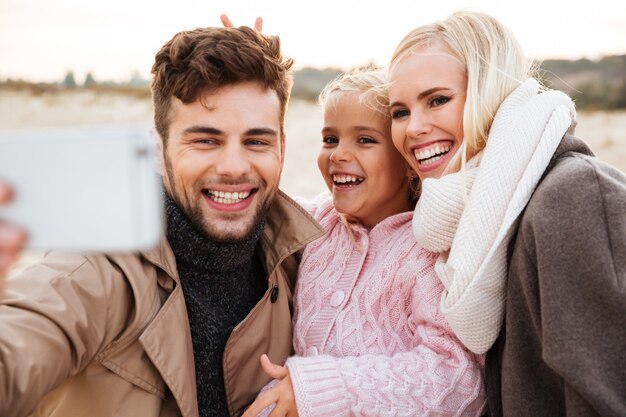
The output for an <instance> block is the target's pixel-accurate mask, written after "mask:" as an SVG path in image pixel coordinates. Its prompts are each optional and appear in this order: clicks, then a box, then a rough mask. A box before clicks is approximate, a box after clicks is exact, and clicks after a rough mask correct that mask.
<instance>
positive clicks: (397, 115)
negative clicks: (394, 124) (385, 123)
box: [391, 109, 409, 119]
mask: <svg viewBox="0 0 626 417" xmlns="http://www.w3.org/2000/svg"><path fill="white" fill-rule="evenodd" d="M408 115H409V111H408V110H404V109H402V110H393V111H392V112H391V118H392V119H399V118H401V117H405V116H408Z"/></svg>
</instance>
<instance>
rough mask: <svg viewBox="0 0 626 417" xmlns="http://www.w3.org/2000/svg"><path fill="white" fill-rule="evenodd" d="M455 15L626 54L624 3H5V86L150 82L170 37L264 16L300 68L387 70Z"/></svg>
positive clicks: (581, 52)
mask: <svg viewBox="0 0 626 417" xmlns="http://www.w3.org/2000/svg"><path fill="white" fill-rule="evenodd" d="M381 6H384V7H381ZM458 9H470V10H477V11H483V12H487V13H490V14H492V15H494V16H495V17H496V18H498V19H499V20H501V21H502V22H503V23H505V24H506V25H507V26H509V27H510V28H511V29H512V30H513V32H514V33H515V34H516V35H517V37H518V40H519V41H520V43H521V45H522V47H523V48H524V49H525V51H526V52H527V54H528V55H529V56H530V57H532V58H540V59H541V58H580V57H588V58H597V57H600V56H602V55H607V54H626V1H623V0H593V1H589V0H587V1H581V0H569V1H561V0H558V1H551V0H527V1H519V0H518V1H511V0H438V1H419V0H412V1H404V0H402V1H395V0H386V1H380V0H378V1H367V0H313V1H311V0H291V1H288V0H265V1H264V0H256V1H253V0H250V1H237V0H223V1H219V2H218V1H213V0H204V1H199V0H177V1H175V2H173V1H168V2H160V1H156V0H0V79H5V78H7V77H10V78H23V79H27V80H32V81H55V80H60V79H61V78H63V76H64V74H65V72H66V71H67V70H68V69H72V70H73V71H74V72H75V74H76V76H77V79H78V80H79V81H80V80H82V79H83V78H84V76H85V74H86V73H87V72H89V71H91V72H92V73H93V74H94V76H95V78H96V79H97V80H104V79H112V80H126V79H128V78H129V77H130V75H131V74H132V73H133V72H139V73H140V74H142V75H143V76H145V77H147V76H148V74H149V70H150V66H151V64H152V61H153V58H154V54H155V53H156V51H157V50H158V49H159V48H160V46H161V45H162V44H163V43H165V42H166V41H167V40H169V39H170V38H171V37H172V35H174V34H175V33H176V32H178V31H180V30H187V29H192V28H195V27H199V26H220V21H219V15H220V13H227V14H228V15H229V16H230V17H231V18H232V20H233V21H234V22H235V24H236V25H242V24H247V25H251V24H252V23H253V21H254V17H255V16H257V15H262V16H263V17H264V19H265V25H264V32H265V33H268V34H275V35H280V36H281V38H282V40H283V48H284V51H285V53H286V54H287V55H289V56H291V57H292V58H294V59H295V60H296V68H301V67H304V66H316V67H326V66H339V67H343V68H349V67H352V66H355V65H360V64H365V63H368V62H371V61H373V62H376V63H379V64H386V63H387V61H388V59H389V57H390V55H391V53H392V51H393V49H394V48H395V46H396V45H397V43H398V42H399V41H400V39H402V37H403V36H404V35H405V34H406V33H407V32H408V31H410V30H411V29H412V28H414V27H416V26H418V25H421V24H425V23H430V22H432V21H433V20H437V19H442V18H444V17H445V16H446V15H448V14H449V13H451V12H453V11H455V10H458Z"/></svg>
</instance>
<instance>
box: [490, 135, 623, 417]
mask: <svg viewBox="0 0 626 417" xmlns="http://www.w3.org/2000/svg"><path fill="white" fill-rule="evenodd" d="M509 254H510V262H509V276H508V283H507V301H506V316H505V325H504V328H503V330H502V332H501V334H500V337H499V339H498V341H497V342H496V343H495V345H494V346H493V347H492V349H491V350H490V351H489V352H488V354H487V360H486V369H485V374H486V385H487V393H488V397H489V413H490V415H491V416H506V417H517V416H520V417H521V416H524V417H526V416H533V417H542V416H545V417H559V416H567V417H594V416H615V417H617V416H622V417H624V416H626V176H625V175H624V174H623V173H622V172H620V171H618V170H617V169H615V168H613V167H611V166H609V165H607V164H604V163H602V162H601V161H599V160H597V159H596V158H594V157H593V154H592V153H591V151H590V150H589V148H587V146H586V145H585V144H584V143H583V142H582V141H580V140H579V139H577V138H575V137H573V136H570V135H566V136H565V137H564V138H563V140H562V142H561V144H560V146H559V148H558V149H557V151H556V153H555V156H554V157H553V159H552V161H551V163H550V165H549V166H548V169H547V170H546V173H545V174H544V177H543V178H542V180H541V182H540V183H539V185H538V186H537V188H536V190H535V192H534V194H533V196H532V197H531V200H530V202H529V203H528V205H527V206H526V209H525V211H524V213H523V214H522V216H521V219H520V223H519V226H518V231H517V236H516V238H515V239H514V240H513V241H512V244H511V246H510V251H509Z"/></svg>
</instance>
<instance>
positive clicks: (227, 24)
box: [220, 14, 263, 32]
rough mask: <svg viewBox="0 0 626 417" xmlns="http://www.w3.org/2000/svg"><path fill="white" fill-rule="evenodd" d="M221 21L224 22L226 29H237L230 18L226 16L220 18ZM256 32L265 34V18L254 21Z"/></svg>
mask: <svg viewBox="0 0 626 417" xmlns="http://www.w3.org/2000/svg"><path fill="white" fill-rule="evenodd" d="M220 20H221V21H222V25H224V27H225V28H233V27H235V25H233V22H231V21H230V19H229V18H228V16H226V15H225V14H223V15H221V16H220ZM254 30H256V31H257V32H263V18H262V17H260V16H259V17H257V18H256V19H255V20H254Z"/></svg>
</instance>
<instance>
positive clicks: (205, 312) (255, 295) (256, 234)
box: [165, 197, 267, 417]
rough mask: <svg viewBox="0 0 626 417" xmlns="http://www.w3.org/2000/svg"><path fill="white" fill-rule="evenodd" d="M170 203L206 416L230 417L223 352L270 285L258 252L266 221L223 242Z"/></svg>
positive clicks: (169, 221) (172, 237) (169, 230)
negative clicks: (236, 239)
mask: <svg viewBox="0 0 626 417" xmlns="http://www.w3.org/2000/svg"><path fill="white" fill-rule="evenodd" d="M165 207H166V213H167V238H168V241H169V243H170V245H171V247H172V250H173V252H174V255H175V257H176V264H177V269H178V274H179V276H180V281H181V284H182V288H183V293H184V295H185V304H186V306H187V314H188V316H189V324H190V327H191V338H192V342H193V352H194V361H195V367H196V386H197V397H198V408H199V412H200V416H201V417H209V416H228V415H229V414H228V408H227V405H226V394H225V390H224V380H223V370H222V355H223V353H224V346H225V345H226V341H227V340H228V337H229V335H230V333H231V331H232V330H233V328H234V327H235V326H237V324H239V323H240V322H241V321H242V320H243V319H244V318H245V317H246V316H247V314H248V313H249V312H250V310H252V308H253V307H254V306H255V305H256V303H257V302H258V301H259V300H260V299H261V297H262V296H263V294H264V293H265V291H266V289H267V274H266V272H265V270H264V268H263V265H262V264H261V262H260V261H259V259H258V257H257V256H255V246H256V244H257V242H258V240H259V238H260V237H261V234H262V232H263V227H264V225H265V222H262V223H261V224H259V225H257V227H256V228H255V229H254V230H253V231H252V232H251V233H250V235H249V236H248V237H247V238H245V239H244V240H242V241H241V242H236V243H220V242H215V241H213V240H211V239H209V238H208V237H206V235H205V234H204V233H203V232H201V231H199V230H198V229H197V228H196V227H195V226H194V225H193V224H191V223H190V222H189V219H188V218H187V217H186V216H185V215H184V214H183V213H182V211H181V210H180V208H179V207H178V206H177V205H176V204H175V203H174V202H173V201H172V200H171V199H170V198H169V197H166V201H165ZM251 360H252V359H251Z"/></svg>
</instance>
